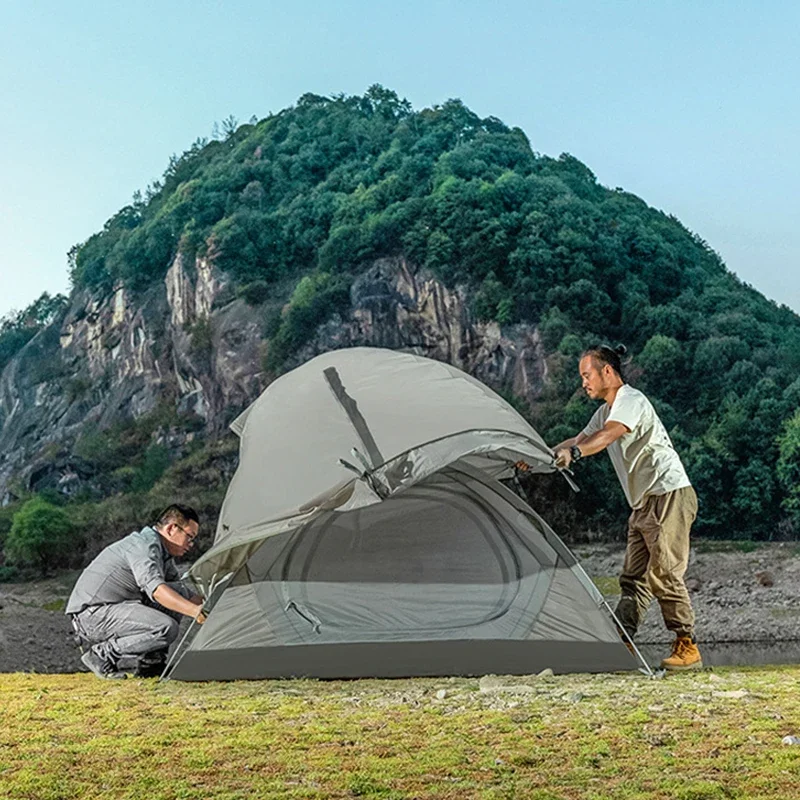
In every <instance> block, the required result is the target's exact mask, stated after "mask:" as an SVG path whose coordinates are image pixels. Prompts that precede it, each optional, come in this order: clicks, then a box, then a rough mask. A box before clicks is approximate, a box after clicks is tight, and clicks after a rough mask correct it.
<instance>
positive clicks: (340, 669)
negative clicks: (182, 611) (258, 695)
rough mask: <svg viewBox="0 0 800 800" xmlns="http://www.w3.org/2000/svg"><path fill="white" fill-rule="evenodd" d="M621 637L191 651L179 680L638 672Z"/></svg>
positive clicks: (176, 670)
mask: <svg viewBox="0 0 800 800" xmlns="http://www.w3.org/2000/svg"><path fill="white" fill-rule="evenodd" d="M639 666H640V664H639V662H638V661H637V659H635V658H634V657H633V656H632V655H631V653H630V652H629V651H628V649H627V648H626V647H625V646H624V645H623V644H622V642H621V641H616V642H597V641H593V642H575V641H572V642H569V641H542V640H528V641H509V640H483V639H481V640H478V639H475V640H442V641H413V642H409V641H399V642H357V643H340V644H319V645H288V646H274V647H249V648H237V649H234V650H230V649H227V650H197V651H191V650H190V651H188V652H186V653H185V654H184V655H183V657H182V658H181V659H180V661H179V663H178V664H176V665H175V668H174V671H173V672H172V675H171V676H170V677H171V678H172V679H174V680H183V681H214V680H262V679H268V678H322V679H330V680H335V679H357V678H414V677H444V676H464V677H467V676H478V675H488V674H497V675H531V674H536V673H538V672H541V671H542V670H544V669H547V668H550V669H552V670H553V672H554V673H556V674H566V673H573V672H583V673H598V672H620V671H634V670H636V669H637V668H638V667H639Z"/></svg>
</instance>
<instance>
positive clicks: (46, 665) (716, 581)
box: [0, 542, 800, 672]
mask: <svg viewBox="0 0 800 800" xmlns="http://www.w3.org/2000/svg"><path fill="white" fill-rule="evenodd" d="M708 547H709V545H708V544H707V543H703V542H700V543H698V545H697V546H696V547H695V548H694V550H693V552H692V556H691V560H690V563H689V570H688V572H687V585H688V586H689V589H690V593H691V597H692V603H693V605H694V608H695V613H696V615H697V636H698V640H699V641H700V642H726V641H771V642H775V641H786V640H797V639H800V592H798V588H800V546H798V544H797V543H790V544H771V545H765V546H762V547H759V548H758V549H757V550H755V551H753V552H751V553H743V552H739V551H736V550H729V551H721V552H713V551H708V549H707V548H708ZM575 553H576V555H577V556H578V558H579V559H580V561H581V563H582V565H583V567H584V568H585V569H586V571H587V572H588V573H589V575H590V576H591V577H592V578H594V579H596V581H597V583H598V585H599V586H600V588H601V589H602V590H603V591H604V593H606V595H607V596H608V598H609V600H610V602H611V604H612V607H613V604H614V602H615V599H616V597H615V587H616V582H615V577H616V575H617V573H618V572H619V569H620V567H621V565H622V558H623V551H622V550H621V549H620V548H619V546H616V545H614V546H612V545H586V546H580V547H576V548H575ZM77 575H78V573H70V574H65V575H61V576H59V577H58V578H54V579H50V580H46V581H40V582H37V583H28V584H8V583H7V584H0V672H19V671H26V672H76V671H79V670H82V669H83V667H82V665H81V663H80V661H79V658H78V655H79V653H78V650H77V648H76V646H75V645H74V643H73V640H72V629H71V627H70V624H69V621H68V620H67V618H66V617H65V616H64V613H63V611H62V609H63V603H64V601H65V600H66V598H67V596H68V595H69V592H70V589H71V587H72V584H73V583H74V581H75V579H76V578H77ZM616 591H618V589H616ZM671 638H672V637H671V635H670V634H669V633H668V632H667V631H666V629H665V628H664V624H663V622H662V620H661V615H660V613H659V611H658V608H657V607H656V604H654V605H653V608H652V609H651V611H650V613H649V615H648V619H647V621H646V623H645V625H644V626H643V628H642V631H641V636H640V640H641V642H642V643H656V642H667V641H670V640H671Z"/></svg>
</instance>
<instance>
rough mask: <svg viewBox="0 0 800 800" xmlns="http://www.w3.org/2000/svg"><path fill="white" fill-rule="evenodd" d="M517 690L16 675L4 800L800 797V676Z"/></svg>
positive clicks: (545, 681) (797, 672) (465, 682)
mask: <svg viewBox="0 0 800 800" xmlns="http://www.w3.org/2000/svg"><path fill="white" fill-rule="evenodd" d="M502 683H503V684H504V685H508V686H512V687H513V688H515V689H516V691H513V692H512V691H505V690H504V689H503V688H502V687H501V688H499V689H492V690H484V691H481V689H480V684H479V681H478V680H477V679H461V678H459V679H420V680H408V681H347V682H321V681H306V680H303V681H300V680H298V681H261V682H256V681H254V682H237V683H228V684H221V683H205V684H187V683H179V682H167V683H162V684H159V683H157V682H156V681H153V680H133V679H132V680H127V681H106V682H104V681H99V680H97V679H96V678H94V677H92V676H90V675H84V674H81V675H34V674H14V675H0V693H2V697H3V703H2V706H1V707H0V798H3V799H4V800H5V798H20V799H21V798H26V799H27V798H35V800H72V799H73V798H74V799H75V800H77V799H78V798H81V800H83V799H84V798H85V799H86V800H90V799H91V798H104V797H114V798H115V800H133V799H134V798H137V800H138V798H143V797H147V798H150V799H151V800H194V799H195V798H196V800H212V799H213V800H223V799H224V800H233V798H249V797H258V798H290V799H298V800H299V798H303V799H304V800H305V799H306V798H310V799H315V800H323V798H325V799H326V800H327V798H355V797H360V798H383V800H401V799H403V800H410V799H411V798H418V799H419V800H428V799H430V798H452V800H462V799H463V800H469V799H470V798H482V799H483V800H508V799H509V798H519V799H520V800H522V799H523V798H524V799H525V800H529V799H531V800H536V799H537V798H538V800H573V799H575V800H577V798H587V799H588V798H591V799H592V800H659V799H663V800H666V798H682V799H683V800H711V799H713V800H716V798H720V799H722V798H741V800H746V799H747V800H761V799H762V798H763V800H766V799H767V798H770V800H781V798H787V800H788V798H795V797H797V793H796V786H797V785H800V747H787V746H784V745H782V744H781V738H782V737H783V736H784V735H786V734H789V733H798V732H800V691H799V690H800V667H785V668H759V669H739V670H730V669H720V670H717V671H715V672H701V673H693V674H684V675H676V676H670V677H669V678H667V679H666V680H647V679H645V678H644V677H641V676H639V675H638V674H620V675H598V676H591V675H576V676H556V677H550V678H507V679H506V678H504V679H503V680H502ZM521 687H525V691H524V692H522V691H521ZM442 689H444V690H445V695H444V697H441V691H440V690H442Z"/></svg>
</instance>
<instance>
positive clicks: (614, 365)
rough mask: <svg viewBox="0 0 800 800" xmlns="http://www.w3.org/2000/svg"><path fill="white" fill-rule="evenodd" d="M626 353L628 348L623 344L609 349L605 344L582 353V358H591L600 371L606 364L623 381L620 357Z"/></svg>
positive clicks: (597, 345)
mask: <svg viewBox="0 0 800 800" xmlns="http://www.w3.org/2000/svg"><path fill="white" fill-rule="evenodd" d="M627 352H628V348H627V347H625V345H624V344H618V345H617V346H616V347H610V346H609V345H607V344H595V345H592V346H591V347H589V348H588V349H586V350H584V351H583V355H584V356H591V357H592V358H593V359H594V361H595V363H596V364H597V365H598V366H599V368H600V369H602V368H603V365H605V364H608V365H609V366H610V367H611V369H613V370H614V371H615V372H616V373H617V375H619V376H620V378H622V379H623V380H625V377H624V375H623V374H622V357H623V356H624V355H625V353H627Z"/></svg>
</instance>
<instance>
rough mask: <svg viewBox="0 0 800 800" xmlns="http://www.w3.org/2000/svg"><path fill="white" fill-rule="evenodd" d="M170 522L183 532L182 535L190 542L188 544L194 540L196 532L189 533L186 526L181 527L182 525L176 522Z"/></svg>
mask: <svg viewBox="0 0 800 800" xmlns="http://www.w3.org/2000/svg"><path fill="white" fill-rule="evenodd" d="M172 524H173V525H174V526H175V527H176V528H177V529H178V530H179V531H181V532H182V533H183V535H184V536H185V537H186V538H187V539H188V540H189V543H190V544H191V543H193V542H194V540H195V539H196V538H197V534H196V533H194V534H193V533H190V532H189V531H187V530H186V528H183V527H181V526H180V525H178V523H177V522H173V523H172Z"/></svg>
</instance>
